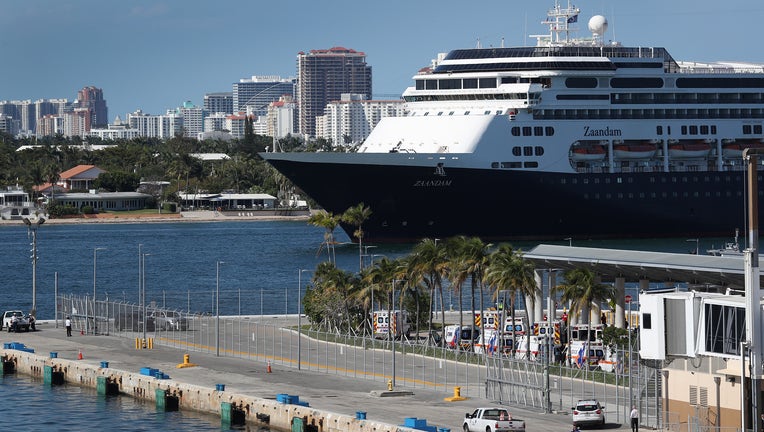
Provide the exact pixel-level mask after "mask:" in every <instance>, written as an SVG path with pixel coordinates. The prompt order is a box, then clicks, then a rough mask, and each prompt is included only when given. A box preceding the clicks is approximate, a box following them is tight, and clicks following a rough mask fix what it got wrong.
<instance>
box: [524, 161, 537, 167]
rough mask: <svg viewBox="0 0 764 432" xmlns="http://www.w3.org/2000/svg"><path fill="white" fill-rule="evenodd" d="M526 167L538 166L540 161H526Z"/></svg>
mask: <svg viewBox="0 0 764 432" xmlns="http://www.w3.org/2000/svg"><path fill="white" fill-rule="evenodd" d="M525 167H526V168H538V167H539V163H538V162H526V163H525Z"/></svg>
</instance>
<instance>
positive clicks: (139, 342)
mask: <svg viewBox="0 0 764 432" xmlns="http://www.w3.org/2000/svg"><path fill="white" fill-rule="evenodd" d="M135 349H137V350H139V349H143V340H142V339H141V338H135Z"/></svg>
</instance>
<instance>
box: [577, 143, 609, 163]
mask: <svg viewBox="0 0 764 432" xmlns="http://www.w3.org/2000/svg"><path fill="white" fill-rule="evenodd" d="M606 155H607V150H605V146H603V145H601V144H599V142H597V143H594V144H588V143H585V142H581V143H578V145H574V146H573V147H572V148H571V156H570V157H571V159H573V160H575V161H601V160H603V159H605V156H606Z"/></svg>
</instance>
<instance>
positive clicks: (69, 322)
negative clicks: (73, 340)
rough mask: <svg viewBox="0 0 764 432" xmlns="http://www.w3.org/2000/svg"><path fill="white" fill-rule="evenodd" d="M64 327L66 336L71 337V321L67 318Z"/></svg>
mask: <svg viewBox="0 0 764 432" xmlns="http://www.w3.org/2000/svg"><path fill="white" fill-rule="evenodd" d="M64 325H66V336H67V337H68V336H71V335H72V320H71V318H69V317H66V321H65V322H64Z"/></svg>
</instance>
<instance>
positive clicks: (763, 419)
mask: <svg viewBox="0 0 764 432" xmlns="http://www.w3.org/2000/svg"><path fill="white" fill-rule="evenodd" d="M761 430H764V414H762V415H761Z"/></svg>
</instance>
